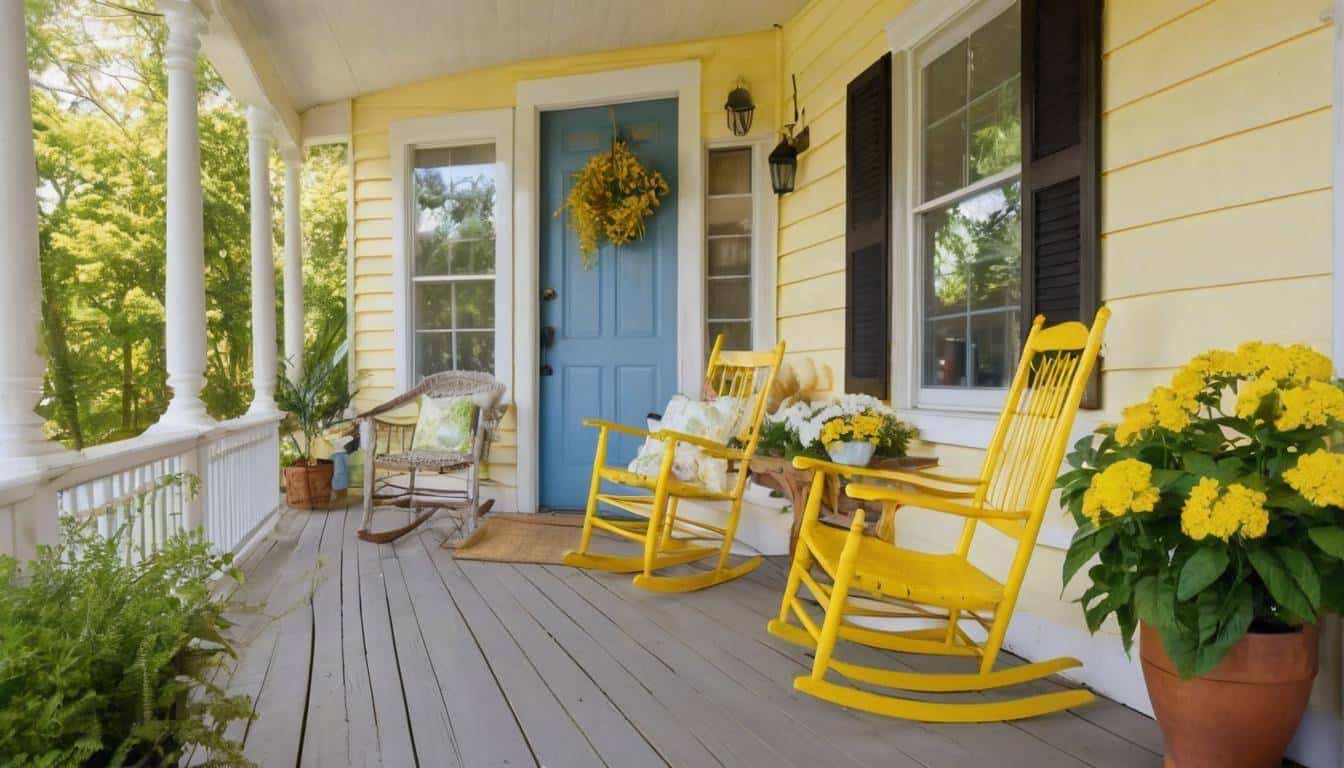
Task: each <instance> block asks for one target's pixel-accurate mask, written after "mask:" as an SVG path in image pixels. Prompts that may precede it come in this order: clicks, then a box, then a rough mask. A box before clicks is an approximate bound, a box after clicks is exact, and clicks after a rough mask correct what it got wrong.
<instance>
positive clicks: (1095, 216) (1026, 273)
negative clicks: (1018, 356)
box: [1022, 0, 1102, 408]
mask: <svg viewBox="0 0 1344 768" xmlns="http://www.w3.org/2000/svg"><path fill="white" fill-rule="evenodd" d="M1101 5H1102V0H1022V312H1023V319H1024V322H1023V324H1022V326H1023V328H1024V329H1027V328H1029V327H1030V320H1031V318H1032V317H1033V316H1035V315H1037V314H1043V315H1045V317H1046V322H1047V324H1049V325H1053V324H1055V323H1059V322H1064V321H1067V320H1082V321H1083V322H1085V323H1090V322H1091V321H1092V317H1093V316H1094V315H1095V314H1096V311H1097V302H1098V300H1099V293H1100V264H1099V250H1100V239H1101V231H1100V216H1099V213H1100V195H1099V194H1098V191H1099V186H1100V167H1101V140H1100V134H1101V117H1100V101H1101ZM1098 368H1100V366H1098ZM1097 381H1099V378H1094V380H1093V384H1092V385H1091V386H1089V387H1088V394H1087V397H1086V398H1085V400H1084V405H1085V406H1086V407H1090V408H1096V407H1099V400H1100V395H1099V392H1098V387H1097V385H1096V382H1097Z"/></svg>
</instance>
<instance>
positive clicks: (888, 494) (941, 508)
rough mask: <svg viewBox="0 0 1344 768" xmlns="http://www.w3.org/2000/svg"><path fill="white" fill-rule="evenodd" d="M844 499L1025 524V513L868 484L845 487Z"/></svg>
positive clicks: (853, 484) (851, 484)
mask: <svg viewBox="0 0 1344 768" xmlns="http://www.w3.org/2000/svg"><path fill="white" fill-rule="evenodd" d="M845 495H847V496H849V497H850V498H851V499H859V500H861V501H880V502H895V503H896V504H897V505H899V506H903V507H920V508H921V509H931V510H933V511H935V512H946V513H947V514H951V515H958V516H960V517H967V518H973V519H977V520H1025V519H1026V518H1027V513H1025V512H1005V511H1002V510H997V509H984V508H982V507H973V506H971V505H970V504H962V503H960V502H957V501H953V500H952V499H950V498H948V497H946V496H940V495H936V494H932V493H924V492H921V491H907V490H903V489H901V488H895V487H892V486H886V485H872V484H870V483H850V484H849V485H848V486H846V487H845Z"/></svg>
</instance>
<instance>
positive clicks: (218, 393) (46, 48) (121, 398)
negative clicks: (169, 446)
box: [25, 0, 348, 448]
mask: <svg viewBox="0 0 1344 768" xmlns="http://www.w3.org/2000/svg"><path fill="white" fill-rule="evenodd" d="M25 9H26V11H27V24H28V63H29V70H30V73H31V75H32V82H33V88H32V94H33V95H32V106H33V129H34V131H33V134H34V142H35V148H36V154H37V171H38V189H37V195H38V200H39V218H40V220H39V237H40V242H41V251H42V253H41V259H42V318H43V333H42V344H43V351H44V353H45V354H46V356H47V359H48V367H47V380H46V385H45V396H44V398H43V401H42V403H41V404H40V406H39V408H38V411H39V413H40V414H41V415H43V416H44V417H46V418H47V420H48V430H49V432H50V433H51V434H52V435H53V436H54V437H55V438H56V439H59V440H61V441H63V442H65V443H66V444H67V445H69V446H71V447H75V448H80V447H83V446H85V445H91V444H96V443H101V442H107V441H110V440H118V439H123V438H127V437H132V436H134V435H137V434H139V433H140V432H142V431H143V430H144V429H145V428H146V427H147V426H149V425H150V424H152V423H154V421H155V420H156V419H157V418H158V416H159V414H161V413H162V412H163V410H164V408H165V407H166V406H167V402H168V400H169V398H170V396H171V392H170V391H169V389H168V387H167V384H166V378H167V377H166V373H165V355H164V323H165V319H166V318H165V317H164V262H165V215H166V211H167V209H166V198H165V194H166V188H165V173H166V168H167V153H166V138H167V134H166V131H167V95H166V94H167V89H166V87H167V81H166V75H165V70H164V65H163V47H164V42H165V38H166V34H167V32H166V27H165V25H164V22H163V19H162V17H161V16H159V15H158V13H157V12H155V11H154V10H153V5H152V3H150V2H149V0H127V2H120V3H108V2H100V1H99V0H26V2H25ZM198 84H199V85H198V89H199V93H200V116H199V128H200V137H201V172H202V183H203V188H204V205H205V210H204V213H205V222H204V223H205V269H206V276H205V277H206V287H205V290H206V306H205V308H204V311H205V312H206V316H207V334H208V339H209V342H208V345H207V358H206V374H205V375H206V385H205V389H204V392H203V395H202V397H203V399H204V400H205V403H206V407H207V408H208V409H209V411H210V413H211V414H212V415H213V416H215V417H217V418H230V417H233V416H237V415H239V414H241V413H242V412H243V411H244V410H246V407H247V404H248V402H249V401H250V400H251V396H252V386H251V380H252V359H251V284H250V282H251V281H250V275H251V266H250V264H251V249H250V242H249V239H250V233H249V216H250V212H249V190H248V162H247V160H248V158H247V128H246V122H245V119H244V117H243V113H242V110H241V108H240V106H239V104H238V103H237V102H235V101H234V100H233V99H232V97H231V96H230V95H229V94H228V91H227V89H226V88H225V86H224V83H223V81H222V80H221V79H220V78H219V76H218V75H217V74H216V73H215V72H214V71H213V70H212V69H211V68H210V66H209V65H208V64H207V63H206V62H205V60H204V59H202V60H201V62H200V65H199V70H198ZM277 166H278V164H277ZM280 174H281V176H280V177H279V183H277V184H276V185H275V189H276V190H277V191H276V200H275V201H274V202H273V209H274V210H276V211H279V210H281V205H280V203H279V200H280V196H281V195H283V169H281V171H280ZM347 180H348V171H347V168H346V162H345V150H344V148H343V147H335V148H332V147H323V148H318V150H315V151H313V152H312V153H311V154H310V155H309V157H308V158H307V163H306V164H305V183H306V185H307V188H306V189H305V193H304V197H303V216H304V219H305V222H304V234H305V240H306V246H307V253H306V258H307V264H306V265H305V270H304V272H305V281H306V283H307V284H306V286H305V289H306V290H305V298H306V305H307V309H308V314H309V316H310V317H312V318H314V320H313V321H312V324H313V325H314V326H316V325H318V324H320V323H321V318H322V317H324V316H326V314H328V313H330V312H332V311H334V310H337V309H339V310H341V311H343V309H344V305H345V272H346V269H345V247H346V246H345V235H346V204H345V196H346V188H347V183H348V181H347ZM276 230H277V232H276V236H277V244H276V248H275V253H276V254H277V256H278V255H279V254H280V253H282V252H283V251H282V240H283V221H282V220H281V216H280V215H279V214H277V216H276ZM277 285H280V274H279V271H278V270H277ZM281 301H282V297H280V296H277V312H276V317H277V318H283V308H282V307H280V306H279V303H280V302H281ZM277 322H280V321H279V320H277ZM278 331H279V329H278V328H277V332H278Z"/></svg>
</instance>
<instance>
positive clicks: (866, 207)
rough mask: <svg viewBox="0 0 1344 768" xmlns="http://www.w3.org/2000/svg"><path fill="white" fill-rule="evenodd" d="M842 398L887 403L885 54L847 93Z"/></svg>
mask: <svg viewBox="0 0 1344 768" xmlns="http://www.w3.org/2000/svg"><path fill="white" fill-rule="evenodd" d="M845 174H846V177H845V391H846V392H861V393H864V394H869V395H873V396H874V397H880V398H883V399H886V398H888V397H890V396H891V54H889V53H888V54H884V55H883V56H882V58H880V59H878V60H877V61H876V62H875V63H874V64H873V65H872V66H871V67H869V68H868V69H865V70H864V71H863V73H862V74H860V75H859V76H858V77H856V78H854V79H853V80H852V81H850V83H849V87H848V88H847V89H846V91H845Z"/></svg>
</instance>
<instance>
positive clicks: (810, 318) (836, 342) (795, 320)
mask: <svg viewBox="0 0 1344 768" xmlns="http://www.w3.org/2000/svg"><path fill="white" fill-rule="evenodd" d="M778 328H779V338H781V339H784V340H785V341H786V342H788V349H789V350H790V351H792V352H815V351H817V350H822V349H841V348H843V347H844V345H845V311H844V310H843V309H833V310H829V311H826V312H817V313H814V314H810V315H798V316H796V317H781V318H780V319H779V325H778Z"/></svg>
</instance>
